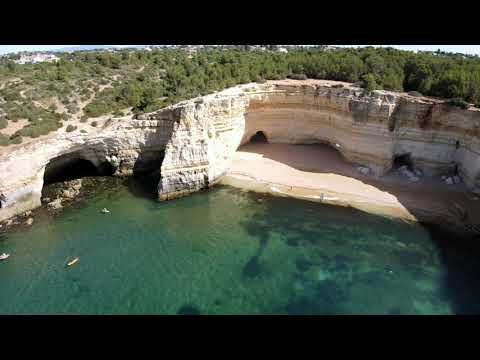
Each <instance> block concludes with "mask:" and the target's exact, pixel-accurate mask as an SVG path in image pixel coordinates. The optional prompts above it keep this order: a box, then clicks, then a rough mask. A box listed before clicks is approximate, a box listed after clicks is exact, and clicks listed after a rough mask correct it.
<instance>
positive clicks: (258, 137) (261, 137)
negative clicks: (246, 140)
mask: <svg viewBox="0 0 480 360" xmlns="http://www.w3.org/2000/svg"><path fill="white" fill-rule="evenodd" d="M250 142H251V143H252V144H267V143H268V139H267V136H266V135H265V133H264V132H263V131H257V132H256V133H255V135H253V136H252V137H251V138H250Z"/></svg>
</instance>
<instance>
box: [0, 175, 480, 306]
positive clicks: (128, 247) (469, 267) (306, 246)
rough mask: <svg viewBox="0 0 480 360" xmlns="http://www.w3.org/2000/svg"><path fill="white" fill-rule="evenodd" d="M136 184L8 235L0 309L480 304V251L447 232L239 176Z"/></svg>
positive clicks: (2, 241) (110, 189)
mask: <svg viewBox="0 0 480 360" xmlns="http://www.w3.org/2000/svg"><path fill="white" fill-rule="evenodd" d="M130 184H131V183H130ZM135 189H137V188H136V187H135V186H133V187H132V186H130V187H127V186H125V185H117V186H107V189H101V190H99V191H98V192H97V193H95V194H93V195H91V196H89V197H88V198H87V199H86V200H84V201H82V203H81V204H79V205H78V206H76V207H75V208H69V209H66V210H65V211H64V213H63V214H62V215H60V216H58V217H56V218H52V217H49V216H38V217H37V218H36V220H35V223H34V225H33V226H32V227H31V228H29V229H23V230H20V231H17V232H15V233H10V234H3V235H0V252H4V251H5V252H9V253H11V255H12V256H11V257H10V259H8V261H5V262H3V263H0V313H1V314H176V313H201V314H453V313H465V312H466V313H478V312H480V301H479V300H480V291H479V290H477V288H478V286H477V285H476V284H477V279H479V275H480V260H479V259H480V256H479V255H478V254H479V252H478V251H477V250H472V249H471V248H469V249H464V250H458V249H455V248H451V245H450V244H452V243H455V242H456V239H447V238H446V237H447V236H448V235H446V234H444V233H440V234H432V233H431V232H430V231H428V230H427V229H426V228H423V227H421V226H418V225H415V226H414V225H409V224H405V223H402V222H398V221H392V220H388V219H384V218H380V217H376V216H370V215H367V214H364V213H361V212H359V211H355V210H351V209H346V208H340V207H332V206H323V205H320V204H316V203H310V202H305V201H301V200H294V199H285V198H275V197H269V196H263V195H258V194H253V193H246V192H242V191H240V190H237V189H233V188H229V187H217V188H215V189H213V190H211V191H208V192H203V193H197V194H194V195H192V196H189V197H186V198H182V199H178V200H175V201H170V202H164V203H158V202H156V201H153V200H151V199H148V198H146V197H143V196H139V192H138V191H137V190H138V189H137V190H135ZM258 199H263V200H262V201H258ZM103 207H107V208H108V209H110V210H111V213H110V214H108V215H106V214H101V213H100V209H102V208H103ZM446 244H447V245H448V246H447V245H446ZM74 256H78V257H80V261H79V262H78V263H77V265H76V266H74V267H72V268H66V267H65V264H66V262H67V261H68V259H70V258H72V257H74Z"/></svg>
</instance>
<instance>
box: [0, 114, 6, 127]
mask: <svg viewBox="0 0 480 360" xmlns="http://www.w3.org/2000/svg"><path fill="white" fill-rule="evenodd" d="M7 125H8V121H7V119H5V118H4V117H0V129H5V128H6V127H7Z"/></svg>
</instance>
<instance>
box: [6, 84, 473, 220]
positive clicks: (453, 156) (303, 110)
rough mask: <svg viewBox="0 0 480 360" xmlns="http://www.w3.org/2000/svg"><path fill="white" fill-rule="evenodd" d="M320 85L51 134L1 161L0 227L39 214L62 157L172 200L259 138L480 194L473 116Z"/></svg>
mask: <svg viewBox="0 0 480 360" xmlns="http://www.w3.org/2000/svg"><path fill="white" fill-rule="evenodd" d="M333 83H334V82H327V81H306V82H302V81H269V82H267V83H265V84H247V85H241V86H237V87H233V88H230V89H227V90H224V91H222V92H219V93H216V94H211V95H207V96H204V97H200V98H196V99H192V100H188V101H184V102H181V103H179V104H176V105H172V106H170V107H168V108H165V109H162V110H159V111H156V112H154V113H150V114H145V115H142V117H141V119H133V118H131V117H124V118H121V119H114V120H111V121H110V122H108V123H107V124H106V125H105V126H104V127H103V128H101V129H97V130H95V131H96V132H94V133H90V134H70V133H64V134H57V135H56V136H55V137H53V138H50V139H48V140H39V141H38V142H35V143H31V144H28V145H25V146H23V147H21V148H17V149H16V150H14V151H11V152H9V153H7V154H4V155H3V156H2V157H1V158H0V194H2V195H3V197H2V198H1V199H0V201H1V204H2V206H1V208H0V221H1V220H4V219H7V218H9V217H11V216H14V215H16V214H20V213H23V212H25V211H27V210H30V209H33V208H35V207H37V206H39V205H40V196H41V191H42V186H43V182H44V172H45V167H46V166H47V165H48V164H49V162H50V161H51V160H52V159H55V158H58V157H61V156H63V158H62V159H63V160H62V161H66V162H68V161H69V157H71V158H73V157H75V158H77V159H78V158H81V159H85V160H88V161H90V162H92V164H94V165H95V166H97V167H100V166H103V165H104V164H105V163H108V164H110V166H111V167H112V169H113V174H114V175H116V176H123V175H131V174H132V173H134V172H135V171H139V172H148V171H152V170H153V169H155V168H156V169H158V168H160V172H161V179H160V182H159V184H158V196H159V199H161V200H166V199H172V198H175V197H178V196H183V195H186V194H188V193H191V192H194V191H197V190H199V189H202V188H206V187H209V186H212V185H213V184H215V183H216V182H217V181H218V180H219V179H220V178H221V176H222V175H223V174H224V173H225V172H226V170H227V169H228V166H229V164H230V161H231V157H232V155H233V153H234V152H235V151H236V149H237V148H238V146H239V145H240V144H243V143H246V142H248V141H249V140H250V138H251V137H252V136H253V135H255V134H256V133H257V132H258V131H262V132H263V134H265V136H266V138H267V140H268V141H269V142H278V143H294V144H299V143H302V144H308V143H318V142H327V143H330V144H331V145H332V146H334V147H335V148H336V149H337V150H339V151H340V152H341V153H342V155H343V156H344V157H345V158H346V159H347V160H348V161H350V162H352V163H355V164H357V165H359V166H364V167H368V168H369V169H370V170H371V173H372V174H373V175H374V176H380V175H382V174H384V173H385V172H386V171H388V170H389V169H390V168H391V167H392V163H393V160H394V158H395V156H397V155H404V154H410V158H411V159H412V161H413V163H414V165H415V168H417V169H420V170H422V172H423V173H424V174H426V175H434V174H441V173H445V172H448V171H451V170H452V169H453V168H454V167H455V165H457V166H458V172H459V174H460V175H461V177H462V179H463V180H464V181H465V183H466V184H467V186H469V187H470V189H472V190H473V191H478V189H480V158H479V156H478V154H479V152H480V136H479V135H480V130H479V128H480V112H478V111H473V110H462V109H459V108H452V107H449V106H447V105H444V104H442V103H441V102H440V101H438V100H433V99H426V98H415V97H411V96H408V95H406V94H400V93H393V92H387V91H375V92H373V93H371V94H368V95H366V94H364V93H363V90H362V89H359V88H355V87H353V86H351V85H348V84H347V85H345V86H344V87H342V88H339V87H332V84H333Z"/></svg>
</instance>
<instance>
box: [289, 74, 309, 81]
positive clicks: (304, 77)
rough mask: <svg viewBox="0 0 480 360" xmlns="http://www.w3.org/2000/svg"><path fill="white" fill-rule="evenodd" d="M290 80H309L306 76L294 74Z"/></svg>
mask: <svg viewBox="0 0 480 360" xmlns="http://www.w3.org/2000/svg"><path fill="white" fill-rule="evenodd" d="M290 79H294V80H307V75H305V74H292V75H290Z"/></svg>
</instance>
